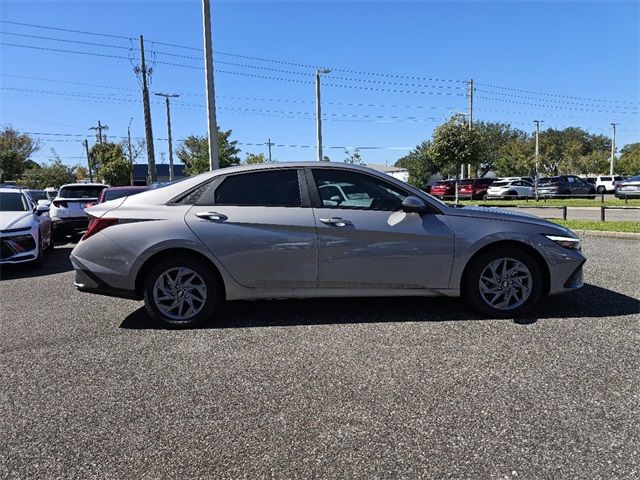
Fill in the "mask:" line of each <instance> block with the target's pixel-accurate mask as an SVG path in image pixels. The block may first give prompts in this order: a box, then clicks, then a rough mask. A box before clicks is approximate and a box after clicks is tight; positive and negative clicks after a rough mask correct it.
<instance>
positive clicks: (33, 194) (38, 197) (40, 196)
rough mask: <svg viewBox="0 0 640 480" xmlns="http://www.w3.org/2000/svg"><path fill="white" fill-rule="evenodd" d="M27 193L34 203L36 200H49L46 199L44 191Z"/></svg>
mask: <svg viewBox="0 0 640 480" xmlns="http://www.w3.org/2000/svg"><path fill="white" fill-rule="evenodd" d="M27 191H28V192H29V195H31V198H33V199H34V200H35V201H36V202H37V201H38V200H49V197H47V192H45V191H44V190H27Z"/></svg>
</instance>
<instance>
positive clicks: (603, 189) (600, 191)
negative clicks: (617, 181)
mask: <svg viewBox="0 0 640 480" xmlns="http://www.w3.org/2000/svg"><path fill="white" fill-rule="evenodd" d="M596 191H597V192H598V193H605V192H606V191H607V189H606V188H605V187H604V186H603V185H600V186H599V187H598V188H597V189H596Z"/></svg>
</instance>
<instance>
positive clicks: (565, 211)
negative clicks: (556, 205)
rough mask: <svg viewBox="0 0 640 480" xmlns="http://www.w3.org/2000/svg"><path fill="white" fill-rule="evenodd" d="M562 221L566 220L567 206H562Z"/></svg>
mask: <svg viewBox="0 0 640 480" xmlns="http://www.w3.org/2000/svg"><path fill="white" fill-rule="evenodd" d="M562 219H563V220H566V219H567V206H566V205H564V206H563V207H562Z"/></svg>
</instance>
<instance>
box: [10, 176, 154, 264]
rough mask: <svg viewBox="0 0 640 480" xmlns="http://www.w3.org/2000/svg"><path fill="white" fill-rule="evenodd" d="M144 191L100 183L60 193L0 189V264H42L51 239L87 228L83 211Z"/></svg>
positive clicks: (63, 189)
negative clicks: (112, 186)
mask: <svg viewBox="0 0 640 480" xmlns="http://www.w3.org/2000/svg"><path fill="white" fill-rule="evenodd" d="M146 189H147V187H114V188H110V187H109V186H108V185H104V184H100V183H95V184H91V183H74V184H67V185H62V187H60V190H59V191H58V190H55V189H53V188H50V189H45V190H31V189H24V188H20V187H16V186H7V187H0V265H9V264H19V263H34V264H36V265H39V264H41V263H42V261H43V255H44V252H46V251H47V250H49V249H51V248H53V245H54V240H61V239H63V238H64V237H65V236H66V235H68V234H73V233H80V232H82V231H84V230H86V229H87V227H88V224H89V219H88V217H87V213H86V212H85V208H88V207H90V206H93V205H96V204H99V203H103V202H107V201H109V200H115V199H118V198H122V197H126V196H130V195H135V194H136V193H140V192H142V191H144V190H146Z"/></svg>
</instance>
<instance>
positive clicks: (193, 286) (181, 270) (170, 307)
mask: <svg viewBox="0 0 640 480" xmlns="http://www.w3.org/2000/svg"><path fill="white" fill-rule="evenodd" d="M153 301H154V303H155V306H156V307H157V309H158V310H159V311H160V313H162V314H163V315H165V316H166V317H167V318H170V319H172V320H178V321H185V320H189V319H190V318H193V317H195V316H196V315H197V314H198V313H200V311H201V310H202V308H203V307H204V305H205V303H206V301H207V286H206V284H205V282H204V280H203V279H202V277H201V276H200V275H198V273H196V272H194V271H193V270H191V269H190V268H187V267H173V268H169V269H168V270H165V271H164V272H162V273H161V274H160V275H159V276H158V278H157V279H156V281H155V283H154V285H153Z"/></svg>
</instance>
